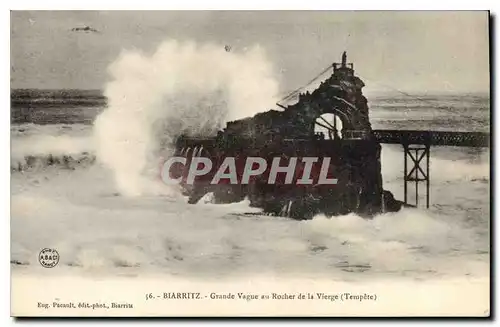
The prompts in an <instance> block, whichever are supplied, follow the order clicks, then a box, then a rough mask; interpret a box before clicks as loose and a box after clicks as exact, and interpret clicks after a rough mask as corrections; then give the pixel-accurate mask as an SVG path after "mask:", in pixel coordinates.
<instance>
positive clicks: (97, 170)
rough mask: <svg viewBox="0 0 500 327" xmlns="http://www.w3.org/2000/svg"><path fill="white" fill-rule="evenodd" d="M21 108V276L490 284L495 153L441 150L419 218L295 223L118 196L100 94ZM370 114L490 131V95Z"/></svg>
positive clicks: (387, 161)
mask: <svg viewBox="0 0 500 327" xmlns="http://www.w3.org/2000/svg"><path fill="white" fill-rule="evenodd" d="M11 103H12V105H11V153H10V162H11V261H10V263H11V269H12V272H13V274H14V275H17V276H49V275H52V276H53V275H54V274H55V275H57V276H59V275H65V276H80V277H82V278H87V279H92V278H101V277H102V278H105V277H106V276H108V277H109V276H123V277H124V278H130V279H139V278H144V276H149V275H151V276H153V275H154V276H160V278H161V279H162V280H165V279H168V278H182V279H183V280H190V281H198V282H199V281H207V280H212V281H219V282H223V281H227V280H231V279H239V280H249V279H252V278H257V277H259V278H260V277H269V276H272V277H273V278H277V279H286V278H299V279H300V278H316V279H321V280H332V281H338V282H342V283H358V282H364V283H370V282H373V283H376V282H378V281H384V282H385V281H387V280H389V281H395V280H399V281H408V282H412V283H413V282H418V281H424V282H425V281H446V280H457V279H458V280H461V281H468V280H482V281H486V282H487V283H489V272H490V244H491V239H490V226H491V224H490V150H489V149H488V148H466V147H451V146H447V147H439V146H435V147H432V148H431V158H430V177H431V185H430V208H428V209H427V208H425V206H424V203H425V192H422V189H423V187H421V193H420V198H419V206H418V207H416V208H404V209H402V210H401V211H400V212H397V213H384V214H380V215H378V216H375V217H374V218H373V219H363V218H361V217H359V216H357V215H355V214H349V215H345V216H339V217H325V216H323V215H318V216H316V217H314V219H312V220H304V221H297V220H292V219H288V218H283V217H272V216H267V215H263V214H259V213H258V210H257V209H255V208H250V207H249V205H248V203H247V202H246V201H243V202H241V203H234V204H224V205H217V204H212V203H211V202H210V199H202V201H200V202H199V203H198V204H196V205H192V204H188V203H187V200H186V198H185V197H183V196H182V195H181V194H176V193H175V192H173V193H171V194H163V195H152V194H148V195H139V196H134V197H126V196H122V195H121V194H120V192H119V190H118V189H117V186H116V183H115V181H114V179H113V175H112V173H111V172H110V170H109V169H108V168H107V167H106V166H105V165H104V164H103V163H101V162H100V161H99V158H98V157H96V155H95V153H96V151H95V149H96V142H97V141H96V139H95V137H94V135H93V124H94V121H95V119H96V117H97V116H98V115H99V114H100V113H102V112H104V111H105V110H106V99H105V97H104V96H103V95H102V93H101V91H99V90H90V91H86V90H85V91H84V90H13V91H12V99H11ZM368 105H369V107H370V120H371V123H372V127H373V128H374V129H410V130H443V131H481V132H489V131H490V99H489V95H488V94H441V95H439V94H437V95H436V94H432V95H429V94H420V95H418V96H407V95H403V94H390V95H376V96H371V97H369V98H368ZM117 123H118V122H117ZM403 160H404V156H403V152H402V147H401V146H399V145H383V146H382V158H381V162H382V176H383V182H384V189H386V190H389V191H391V192H392V193H393V194H394V195H395V197H396V198H397V199H403V162H404V161H403ZM422 186H423V185H422ZM411 192H413V188H412V187H410V195H409V199H410V201H414V194H413V193H411ZM248 212H256V214H253V215H247V214H245V213H248ZM42 248H53V249H57V251H58V253H59V255H60V259H59V263H58V265H57V267H55V268H53V269H46V268H44V267H42V266H41V265H40V263H39V258H38V254H39V252H40V250H41V249H42Z"/></svg>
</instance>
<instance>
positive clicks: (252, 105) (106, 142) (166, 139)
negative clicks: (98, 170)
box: [94, 40, 278, 196]
mask: <svg viewBox="0 0 500 327" xmlns="http://www.w3.org/2000/svg"><path fill="white" fill-rule="evenodd" d="M109 72H110V74H111V77H112V81H111V82H110V83H108V85H107V86H106V89H105V95H106V97H107V98H108V107H107V108H106V110H105V111H104V112H103V113H102V114H101V115H100V116H99V117H97V119H96V121H95V126H94V136H95V140H96V146H97V149H96V151H97V157H98V159H99V160H100V161H101V162H102V163H104V164H105V165H106V166H107V167H109V168H110V169H111V170H112V171H113V173H114V177H115V180H116V183H117V187H118V189H119V190H120V192H121V193H122V194H124V195H128V196H135V195H140V194H144V193H146V192H147V191H151V190H152V189H156V188H158V187H159V184H158V183H155V187H154V188H151V185H152V184H151V183H150V182H151V176H148V174H151V173H154V174H155V176H156V174H157V173H158V172H157V170H158V168H157V163H158V160H159V153H160V151H161V150H162V149H163V150H164V151H165V147H166V148H168V144H171V142H172V140H173V138H174V137H175V136H177V135H179V134H180V133H188V134H197V135H203V136H209V135H210V134H212V133H213V132H214V131H215V130H217V129H218V128H220V127H222V126H223V124H224V123H225V122H227V121H230V120H234V119H240V118H243V117H247V116H251V115H253V114H255V113H257V112H261V111H265V110H268V109H269V107H270V106H272V105H273V104H274V103H275V101H276V98H277V94H278V83H277V82H276V80H275V79H274V77H273V69H272V65H271V64H270V62H269V61H268V60H267V59H266V56H265V53H264V51H263V49H261V48H260V47H258V46H254V47H253V48H251V49H249V50H247V51H245V52H244V53H238V52H227V51H226V50H225V49H224V47H221V46H218V45H214V44H203V45H199V44H196V43H194V42H178V41H175V40H168V41H166V42H164V43H162V44H161V45H160V46H159V47H158V49H157V50H156V52H155V53H153V54H152V55H150V56H148V55H146V54H144V53H141V52H138V51H127V52H123V53H122V54H121V55H120V56H119V58H118V59H117V60H116V61H115V62H114V63H113V64H112V65H111V66H110V68H109ZM162 187H163V186H162Z"/></svg>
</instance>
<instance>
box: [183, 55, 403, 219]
mask: <svg viewBox="0 0 500 327" xmlns="http://www.w3.org/2000/svg"><path fill="white" fill-rule="evenodd" d="M333 68H334V73H333V74H332V75H331V77H330V78H328V79H327V80H325V81H324V82H323V83H321V85H320V86H319V87H318V88H317V89H316V90H314V91H313V92H312V93H305V94H300V95H299V101H298V102H297V103H296V104H294V105H292V106H288V107H287V108H286V109H285V110H283V111H276V110H270V111H267V112H263V113H259V114H257V115H255V116H254V117H251V118H246V119H242V120H237V121H233V122H229V123H228V124H227V126H226V128H225V129H224V130H223V131H220V132H219V133H218V135H217V137H216V138H213V139H199V138H187V137H183V136H181V137H179V138H178V140H177V149H178V155H179V154H182V155H186V156H187V157H189V156H190V155H191V156H192V153H194V152H197V153H199V155H200V154H201V155H203V156H209V157H211V158H212V161H214V160H215V161H217V162H221V159H222V158H224V157H228V156H246V157H250V156H259V157H264V158H269V159H270V160H271V158H273V157H284V158H290V157H299V158H301V157H319V158H320V159H321V158H324V157H329V158H331V162H330V172H331V173H332V175H333V176H334V177H335V178H337V179H338V182H337V184H336V185H310V186H309V185H308V186H303V185H302V186H301V187H298V186H297V185H278V184H276V185H271V184H268V183H267V179H266V178H265V177H262V178H260V179H256V180H255V182H254V183H252V184H249V185H227V186H226V185H224V186H220V185H209V184H208V183H206V182H205V183H204V182H200V183H198V184H196V183H195V185H193V186H190V187H189V191H187V194H189V195H190V202H191V203H196V202H197V201H198V200H199V199H200V198H201V197H202V196H203V195H204V194H206V193H207V192H214V194H215V200H216V201H217V202H220V203H227V202H236V201H241V200H242V199H244V198H245V197H248V198H249V199H250V202H251V205H252V206H256V207H260V208H263V209H264V211H266V212H269V213H272V214H276V215H284V216H289V217H292V218H295V219H309V218H312V217H313V216H314V215H315V214H318V213H324V214H325V215H328V216H334V215H342V214H347V213H351V212H354V213H357V214H359V215H362V216H364V217H373V216H374V215H375V214H377V213H380V212H383V211H397V210H399V209H400V208H401V205H402V202H400V201H398V200H395V199H394V197H393V196H392V194H391V193H390V192H388V191H384V190H383V188H382V174H381V166H380V152H381V147H380V144H379V143H378V142H377V141H376V140H375V139H374V138H373V137H372V129H371V124H370V121H369V116H368V101H367V100H366V98H365V97H364V96H363V93H362V88H363V87H364V83H363V81H362V80H361V79H359V78H358V77H356V76H355V75H354V70H353V66H352V64H349V65H348V64H347V62H346V58H345V54H344V56H343V61H342V64H334V67H333ZM325 113H330V114H334V115H335V116H337V117H339V118H340V120H341V122H342V131H341V134H342V135H339V134H338V131H337V130H336V129H335V128H334V126H332V125H331V124H330V125H329V127H331V130H329V131H328V134H329V136H331V139H325V135H324V134H323V135H321V134H319V135H318V134H316V133H315V131H314V129H315V126H316V124H317V119H318V118H319V117H320V116H321V115H323V114H325ZM327 124H328V123H327ZM323 126H325V125H323ZM327 127H328V126H327ZM200 149H203V150H200Z"/></svg>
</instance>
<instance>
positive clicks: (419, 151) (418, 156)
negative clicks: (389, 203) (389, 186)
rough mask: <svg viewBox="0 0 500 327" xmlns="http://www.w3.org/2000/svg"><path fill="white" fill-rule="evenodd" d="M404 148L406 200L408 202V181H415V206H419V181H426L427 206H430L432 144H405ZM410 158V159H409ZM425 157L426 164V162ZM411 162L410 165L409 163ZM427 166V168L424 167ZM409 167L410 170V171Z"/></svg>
mask: <svg viewBox="0 0 500 327" xmlns="http://www.w3.org/2000/svg"><path fill="white" fill-rule="evenodd" d="M403 148H404V157H405V158H404V196H405V198H404V202H405V203H406V204H408V183H412V182H415V206H417V207H418V199H419V193H418V192H419V188H418V182H425V188H426V207H427V208H429V197H430V169H429V168H430V167H429V159H430V156H431V151H430V149H431V147H430V145H410V144H403ZM408 159H410V160H408ZM424 159H425V164H424V162H423V161H424ZM408 164H410V166H409V165H408ZM424 168H425V169H424ZM408 169H409V171H408Z"/></svg>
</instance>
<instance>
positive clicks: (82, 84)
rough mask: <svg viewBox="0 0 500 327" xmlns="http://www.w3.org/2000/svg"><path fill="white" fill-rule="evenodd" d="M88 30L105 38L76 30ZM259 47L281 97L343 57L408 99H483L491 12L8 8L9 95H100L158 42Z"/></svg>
mask: <svg viewBox="0 0 500 327" xmlns="http://www.w3.org/2000/svg"><path fill="white" fill-rule="evenodd" d="M84 25H89V26H91V27H93V28H95V29H97V30H99V31H101V33H82V32H72V31H71V29H72V28H73V27H79V26H84ZM169 38H174V39H178V40H186V39H190V40H195V41H198V42H208V41H210V42H214V43H217V44H220V45H221V47H224V45H225V44H230V45H231V46H232V48H233V50H232V51H244V49H245V47H250V46H252V45H254V44H259V45H260V46H261V47H263V48H264V49H265V50H266V51H267V54H268V56H269V58H270V60H271V61H272V62H273V64H274V67H275V70H276V72H277V77H278V78H279V81H280V85H281V89H282V91H283V92H285V91H287V90H291V89H294V88H297V87H299V86H301V85H303V84H305V83H306V82H307V81H308V80H309V79H311V78H312V77H314V76H315V75H316V74H317V73H318V72H320V71H321V70H322V69H323V68H324V67H325V66H326V65H328V64H329V63H332V62H334V61H339V60H340V55H341V53H342V51H344V50H347V52H348V59H349V61H352V62H354V65H355V69H356V74H357V75H358V76H360V77H361V78H362V79H363V80H365V82H366V84H367V87H371V88H372V89H375V88H377V89H378V88H380V89H381V90H387V88H388V87H394V88H397V89H400V90H403V91H407V92H434V93H435V92H440V91H451V92H464V91H465V92H467V91H470V92H487V91H488V89H489V63H488V61H489V53H488V13H487V12H328V11H324V12H311V11H309V12H307V11H306V12H303V11H295V12H291V11H288V12H217V11H212V12H210V11H203V12H202V11H197V12H166V11H156V12H152V11H143V12H141V11H114V12H113V11H107V12H96V11H52V12H51V11H45V12H42V11H38V12H36V11H35V12H26V11H23V12H22V11H14V12H12V14H11V85H12V87H13V88H84V89H98V88H102V87H103V86H104V85H105V83H106V81H107V79H108V78H109V77H108V73H107V71H106V69H107V67H108V65H109V64H110V63H111V62H113V61H114V60H115V59H116V57H117V56H118V54H119V53H120V51H121V50H122V49H131V48H138V49H142V50H144V51H146V52H151V51H154V49H155V48H156V47H157V46H158V45H159V43H160V42H161V41H163V40H166V39H169Z"/></svg>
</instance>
